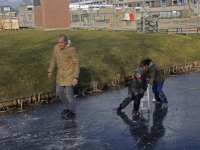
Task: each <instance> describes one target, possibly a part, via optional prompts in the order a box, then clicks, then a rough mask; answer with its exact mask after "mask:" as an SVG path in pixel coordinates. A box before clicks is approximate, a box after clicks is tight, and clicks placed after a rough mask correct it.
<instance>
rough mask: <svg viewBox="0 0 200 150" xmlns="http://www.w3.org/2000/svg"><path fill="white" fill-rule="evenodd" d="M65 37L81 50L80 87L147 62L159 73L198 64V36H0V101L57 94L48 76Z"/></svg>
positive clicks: (90, 33)
mask: <svg viewBox="0 0 200 150" xmlns="http://www.w3.org/2000/svg"><path fill="white" fill-rule="evenodd" d="M60 34H66V35H67V36H68V38H69V39H70V40H71V41H72V42H74V44H75V47H77V48H78V52H79V56H80V59H81V73H80V81H79V82H80V83H81V84H83V83H89V82H90V81H100V80H104V79H110V78H113V77H115V76H117V74H120V75H131V74H133V73H134V70H135V69H136V67H137V66H138V65H139V62H140V61H141V60H142V59H144V58H146V57H149V58H151V59H152V60H153V61H154V62H155V63H156V64H157V66H158V67H159V68H165V67H170V66H175V65H177V64H183V63H185V62H193V61H199V59H200V48H199V47H200V36H199V35H197V34H190V35H189V36H185V35H171V34H170V35H168V34H159V33H146V34H137V33H135V32H127V31H118V32H109V31H99V30H98V31H88V30H71V31H70V30H57V31H35V30H23V31H1V32H0V71H1V72H0V89H1V90H0V100H4V99H9V98H14V97H18V96H26V95H30V94H33V93H34V92H42V91H51V90H55V77H56V71H54V73H53V79H52V80H49V79H48V78H47V73H48V72H47V70H48V67H49V63H50V60H51V57H52V52H53V47H54V45H55V44H57V37H58V36H59V35H60Z"/></svg>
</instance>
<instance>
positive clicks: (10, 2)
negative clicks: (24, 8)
mask: <svg viewBox="0 0 200 150" xmlns="http://www.w3.org/2000/svg"><path fill="white" fill-rule="evenodd" d="M21 2H22V0H0V6H11V7H12V8H17V7H18V6H19V4H20V3H21Z"/></svg>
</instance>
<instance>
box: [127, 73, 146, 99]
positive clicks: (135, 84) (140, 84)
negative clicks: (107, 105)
mask: <svg viewBox="0 0 200 150" xmlns="http://www.w3.org/2000/svg"><path fill="white" fill-rule="evenodd" d="M146 90H147V81H146V77H145V76H144V75H143V76H142V77H141V79H137V78H136V77H135V76H134V78H133V79H132V80H131V83H130V85H129V90H128V94H129V95H130V94H134V93H135V92H137V93H138V94H144V93H145V91H146Z"/></svg>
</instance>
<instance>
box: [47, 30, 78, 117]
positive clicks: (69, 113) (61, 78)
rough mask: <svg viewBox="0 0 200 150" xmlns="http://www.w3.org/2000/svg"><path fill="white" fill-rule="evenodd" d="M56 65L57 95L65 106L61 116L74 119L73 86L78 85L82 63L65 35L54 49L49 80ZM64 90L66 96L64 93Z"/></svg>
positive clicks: (61, 36)
mask: <svg viewBox="0 0 200 150" xmlns="http://www.w3.org/2000/svg"><path fill="white" fill-rule="evenodd" d="M55 65H57V77H56V93H57V94H58V96H59V97H60V99H61V100H62V102H63V104H64V110H63V111H62V113H61V115H62V116H66V117H73V116H75V98H74V91H73V86H76V85H77V83H78V77H79V71H80V61H79V56H78V51H77V49H76V48H75V47H74V46H73V43H72V42H71V41H70V40H68V39H67V36H66V35H64V34H62V35H60V36H59V37H58V44H57V45H55V47H54V51H53V57H52V60H51V63H50V66H49V69H48V72H49V74H48V77H49V79H51V78H52V72H53V70H54V67H55ZM64 89H65V92H66V94H65V93H64V91H63V90H64Z"/></svg>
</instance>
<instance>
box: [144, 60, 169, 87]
mask: <svg viewBox="0 0 200 150" xmlns="http://www.w3.org/2000/svg"><path fill="white" fill-rule="evenodd" d="M144 74H145V75H146V77H147V78H149V81H148V84H150V85H151V84H152V83H153V84H156V83H158V82H161V81H164V80H165V76H164V74H163V73H162V72H161V71H159V70H158V69H156V65H155V64H154V63H150V65H149V67H148V69H147V70H146V71H144Z"/></svg>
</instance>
